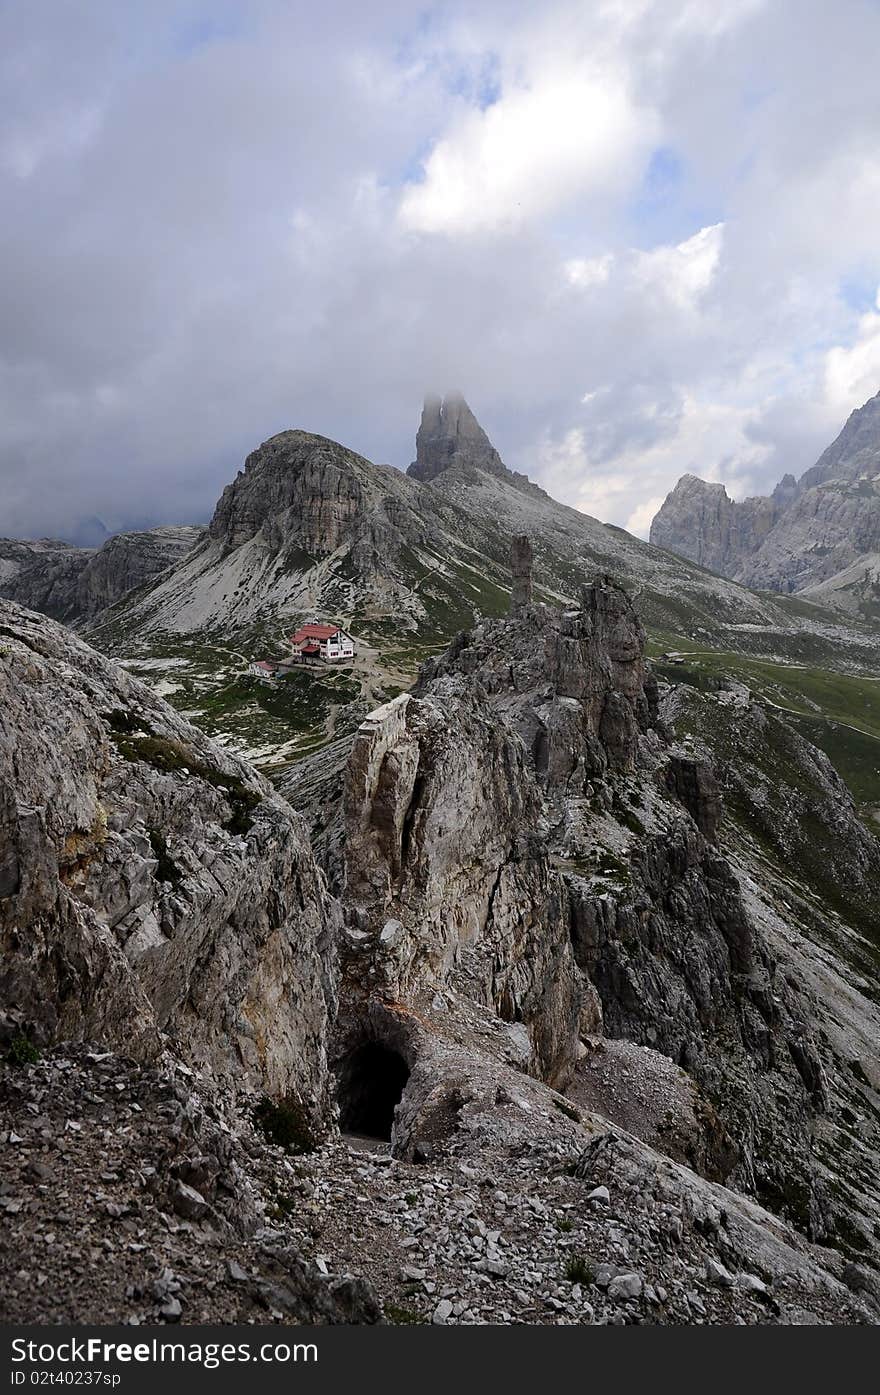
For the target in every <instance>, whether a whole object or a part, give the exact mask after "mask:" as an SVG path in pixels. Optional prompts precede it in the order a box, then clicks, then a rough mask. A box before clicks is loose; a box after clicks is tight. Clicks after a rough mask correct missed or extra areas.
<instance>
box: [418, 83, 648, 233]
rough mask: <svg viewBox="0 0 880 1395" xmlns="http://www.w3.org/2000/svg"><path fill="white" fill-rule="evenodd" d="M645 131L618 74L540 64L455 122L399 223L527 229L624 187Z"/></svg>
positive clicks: (425, 228) (644, 145)
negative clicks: (585, 199)
mask: <svg viewBox="0 0 880 1395" xmlns="http://www.w3.org/2000/svg"><path fill="white" fill-rule="evenodd" d="M655 129H656V121H655V119H654V117H653V115H652V114H651V113H649V112H648V111H645V110H639V109H638V108H637V106H636V105H635V104H634V102H633V100H632V97H631V95H630V93H629V92H628V90H627V86H626V83H625V82H624V81H623V79H622V78H621V77H620V75H617V74H615V73H613V72H611V71H604V70H601V69H599V68H596V67H593V66H592V65H590V64H580V65H577V66H575V67H569V66H568V65H566V64H564V63H563V64H559V65H558V66H557V65H552V66H546V67H544V69H543V70H542V71H540V72H538V73H536V74H535V75H534V76H533V77H530V78H529V79H527V80H526V82H524V83H523V84H522V85H520V86H510V87H507V88H505V90H504V91H503V93H502V95H501V96H500V97H499V99H498V100H497V101H496V102H494V103H493V104H492V105H491V106H489V107H487V108H486V109H485V110H483V111H480V110H473V109H471V110H468V111H466V112H464V113H463V114H462V115H460V116H459V117H458V118H457V119H456V121H455V122H454V124H453V128H452V130H451V131H450V132H449V133H448V134H447V135H445V136H444V137H443V138H442V139H440V140H439V141H437V142H436V144H435V145H434V146H433V148H432V150H431V152H430V154H429V155H428V158H427V160H426V161H425V165H424V177H423V179H422V181H421V182H420V183H414V184H410V185H409V186H408V187H407V189H406V190H405V192H404V194H403V197H402V199H401V203H400V218H401V222H402V223H403V225H404V226H405V227H407V228H409V229H412V230H415V231H418V232H426V233H447V234H451V235H454V234H459V233H473V232H486V231H489V232H491V231H497V230H499V229H504V228H511V227H517V226H520V225H522V224H525V223H533V222H536V221H538V220H540V219H542V218H544V217H546V216H547V215H548V214H552V213H554V212H555V211H556V210H557V209H559V208H562V207H563V206H565V205H566V204H568V203H570V202H572V201H573V200H575V199H577V198H580V197H582V196H584V195H585V194H595V193H607V192H609V191H612V190H616V191H620V190H622V189H624V188H625V187H626V185H627V182H628V181H629V180H630V179H631V178H632V177H633V174H634V172H635V167H636V165H637V162H638V161H639V159H640V158H641V157H642V156H643V155H644V153H645V151H646V150H647V149H648V148H649V145H650V141H651V139H652V137H653V135H654V132H655Z"/></svg>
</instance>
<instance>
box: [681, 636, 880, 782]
mask: <svg viewBox="0 0 880 1395" xmlns="http://www.w3.org/2000/svg"><path fill="white" fill-rule="evenodd" d="M654 667H655V670H656V672H657V674H658V676H659V677H661V678H664V679H665V680H666V681H667V682H670V683H688V684H690V685H691V686H692V687H695V688H699V689H700V690H701V691H702V692H717V691H718V689H719V688H721V687H722V686H723V681H724V679H726V678H733V679H736V680H738V681H739V682H741V683H744V684H745V685H746V687H748V688H750V689H751V691H752V692H753V693H754V694H755V695H756V696H758V697H760V698H762V699H763V700H764V701H765V702H767V703H769V704H770V705H771V706H773V707H778V708H780V709H782V710H783V711H784V712H785V714H786V717H787V718H788V719H790V724H791V725H792V726H793V727H794V728H795V730H797V731H799V732H800V733H801V735H803V736H804V737H805V738H806V739H807V740H808V741H811V742H812V743H813V745H815V746H818V747H819V748H820V749H821V750H823V751H824V752H825V754H826V755H827V756H828V758H829V760H830V761H831V762H832V764H833V765H834V766H835V768H836V769H837V771H838V772H839V774H840V775H841V776H842V778H843V779H844V780H845V781H846V783H847V784H848V785H849V787H850V789H851V790H852V793H853V795H854V797H855V799H856V800H857V801H858V802H859V803H860V804H861V805H870V804H880V679H875V678H869V677H866V676H863V675H858V674H849V673H837V672H834V671H831V670H827V669H818V668H814V667H812V666H807V665H804V666H795V665H792V664H782V663H773V662H772V661H771V660H769V659H751V658H747V657H745V656H743V655H741V654H732V653H721V652H716V651H712V650H699V651H691V652H690V653H687V654H686V661H685V662H684V663H683V664H671V663H664V662H657V663H655V665H654Z"/></svg>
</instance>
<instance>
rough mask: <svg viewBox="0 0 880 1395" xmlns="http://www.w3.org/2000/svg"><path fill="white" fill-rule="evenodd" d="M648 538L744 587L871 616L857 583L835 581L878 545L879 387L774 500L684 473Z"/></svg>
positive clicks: (787, 477)
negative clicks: (738, 494)
mask: <svg viewBox="0 0 880 1395" xmlns="http://www.w3.org/2000/svg"><path fill="white" fill-rule="evenodd" d="M650 538H651V541H652V542H654V543H656V544H657V545H658V546H660V547H666V548H668V549H669V550H670V551H672V552H675V553H676V554H677V555H679V556H682V557H686V558H688V559H690V560H693V561H697V562H700V563H701V564H702V565H704V566H707V567H709V568H710V569H711V570H713V571H716V572H717V573H718V574H719V575H722V576H728V577H730V578H732V579H733V580H736V581H740V582H742V583H743V584H744V585H747V586H750V587H756V588H759V589H767V590H771V591H778V592H802V593H804V594H806V595H812V596H815V597H817V598H824V599H826V600H827V599H829V598H830V599H831V600H832V602H834V601H836V602H837V603H838V604H840V605H841V607H842V608H843V609H845V610H849V611H851V612H853V613H859V611H860V609H861V610H862V613H865V614H867V613H868V610H867V609H866V608H864V607H862V606H861V597H860V592H859V591H858V589H857V588H856V590H855V591H854V590H853V588H852V587H851V586H849V585H848V583H847V582H836V583H835V581H834V578H835V577H838V576H839V574H840V573H843V572H845V571H848V570H849V569H850V568H852V567H853V566H855V565H857V564H858V563H859V560H860V558H863V557H866V558H869V557H870V555H871V554H872V553H874V552H876V551H878V549H880V392H878V393H877V394H876V395H875V396H874V397H872V398H870V399H869V400H868V401H867V402H865V403H864V404H863V406H861V407H858V408H856V410H855V411H854V412H852V413H851V414H850V416H849V417H848V419H847V421H846V423H845V424H844V426H843V428H842V430H841V431H840V433H839V434H838V436H837V437H836V438H835V440H834V441H833V442H832V443H831V445H830V446H828V447H827V449H826V450H825V451H823V453H822V455H821V456H820V457H819V460H818V461H817V462H816V464H815V465H813V466H812V467H811V468H810V469H808V470H805V471H804V473H803V474H802V475H801V477H800V479H799V480H795V478H794V476H793V475H790V474H788V475H785V476H784V478H783V479H782V480H780V482H779V484H778V485H777V486H776V488H775V489H774V491H773V493H772V494H771V495H769V496H754V497H752V498H748V499H743V500H742V501H739V502H737V501H734V500H732V499H731V498H730V497H729V496H728V494H727V490H726V489H725V487H724V485H723V484H716V483H710V482H707V481H705V480H702V479H700V478H699V476H696V475H693V474H687V475H683V476H682V477H681V479H679V481H678V482H677V484H676V485H675V488H674V489H673V490H671V492H670V493H669V494H668V495H667V497H666V499H665V500H664V502H663V504H662V506H661V508H660V510H659V511H658V513H657V514H656V515H655V517H654V519H653V521H652V524H651V531H650ZM816 588H822V589H821V590H817V589H816ZM867 599H868V601H870V600H871V597H870V596H869V597H868V598H867Z"/></svg>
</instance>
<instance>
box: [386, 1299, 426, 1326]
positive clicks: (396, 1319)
mask: <svg viewBox="0 0 880 1395" xmlns="http://www.w3.org/2000/svg"><path fill="white" fill-rule="evenodd" d="M384 1311H385V1318H386V1321H388V1322H390V1323H391V1324H392V1326H394V1327H409V1326H412V1325H413V1324H416V1323H421V1322H424V1320H425V1319H424V1318H423V1317H422V1315H421V1313H417V1312H416V1310H415V1308H405V1307H403V1306H402V1305H401V1304H399V1303H386V1304H385V1309H384Z"/></svg>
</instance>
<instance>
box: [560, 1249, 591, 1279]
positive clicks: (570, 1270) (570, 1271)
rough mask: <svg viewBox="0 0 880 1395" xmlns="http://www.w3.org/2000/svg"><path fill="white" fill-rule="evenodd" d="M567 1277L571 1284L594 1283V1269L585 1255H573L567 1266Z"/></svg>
mask: <svg viewBox="0 0 880 1395" xmlns="http://www.w3.org/2000/svg"><path fill="white" fill-rule="evenodd" d="M565 1277H566V1278H567V1279H568V1282H569V1283H570V1284H589V1283H592V1281H593V1267H592V1265H591V1264H590V1263H589V1262H588V1261H587V1260H585V1259H584V1257H583V1255H572V1257H571V1259H570V1260H569V1261H568V1263H567V1264H566V1266H565Z"/></svg>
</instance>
